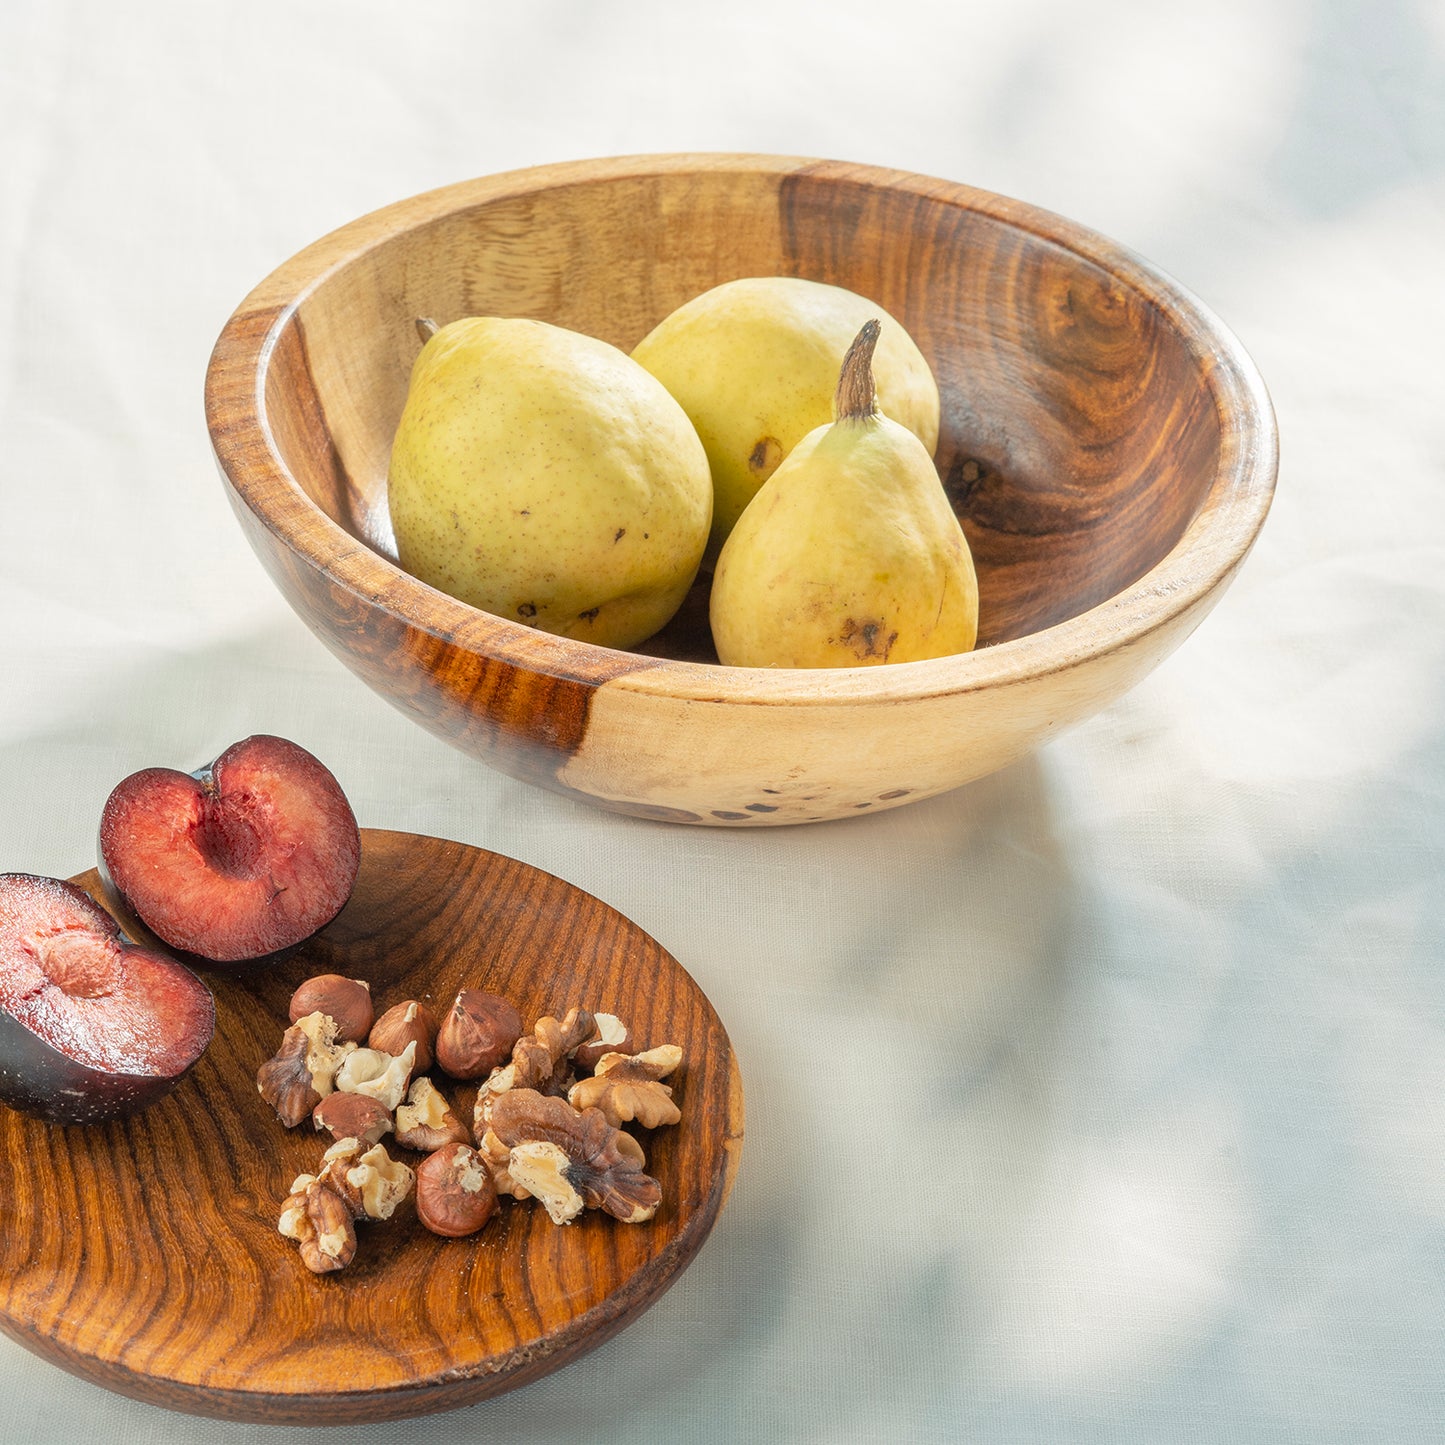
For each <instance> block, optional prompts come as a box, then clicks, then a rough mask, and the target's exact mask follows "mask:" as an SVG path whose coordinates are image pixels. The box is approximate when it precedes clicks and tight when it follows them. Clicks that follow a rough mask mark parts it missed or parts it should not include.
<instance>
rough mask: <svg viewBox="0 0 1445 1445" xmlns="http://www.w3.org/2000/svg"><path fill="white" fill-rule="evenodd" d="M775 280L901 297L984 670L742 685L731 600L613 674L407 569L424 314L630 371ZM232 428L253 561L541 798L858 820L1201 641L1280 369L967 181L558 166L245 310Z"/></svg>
mask: <svg viewBox="0 0 1445 1445" xmlns="http://www.w3.org/2000/svg"><path fill="white" fill-rule="evenodd" d="M772 274H783V275H798V276H806V277H810V278H812V279H815V280H819V281H827V282H832V283H834V284H837V285H842V286H847V287H849V288H851V289H852V290H855V291H858V292H861V293H862V294H864V295H867V296H870V297H872V298H873V299H875V300H877V301H878V302H879V304H880V305H882V306H884V307H886V308H887V310H889V311H890V312H891V313H892V314H893V315H895V316H897V317H898V318H899V319H900V320H901V321H902V322H903V323H904V325H905V326H906V327H907V328H908V330H909V331H910V332H911V334H912V335H913V337H914V338H915V339H916V340H917V342H918V343H919V345H920V346H921V348H922V349H923V351H924V354H925V355H926V356H927V357H928V359H929V361H930V363H931V364H932V366H933V368H934V371H935V373H936V375H937V377H938V381H939V386H940V391H941V395H942V433H941V438H940V442H939V447H938V451H937V454H936V457H935V460H936V463H937V465H938V470H939V475H940V477H941V479H942V481H943V484H944V486H945V488H946V489H947V491H948V493H949V496H950V498H951V499H952V501H953V503H954V507H955V510H956V511H957V512H958V515H959V517H960V520H961V521H962V524H963V527H964V530H965V532H966V533H967V535H968V538H969V542H970V544H971V546H972V548H973V552H974V557H975V560H976V563H977V566H978V573H979V585H980V594H981V607H980V611H981V619H980V644H981V645H980V648H979V650H978V651H977V652H975V653H972V654H965V655H961V656H958V657H950V658H941V659H937V660H934V661H931V662H926V663H912V664H905V665H899V666H884V667H870V668H858V669H851V670H847V671H842V670H825V671H817V672H800V671H778V672H769V671H765V670H759V669H748V668H724V667H721V666H719V665H718V664H717V662H716V657H715V654H714V653H713V652H712V648H711V643H710V640H709V637H708V631H707V615H706V585H707V580H708V579H707V578H705V577H704V578H702V579H700V581H699V584H698V586H697V587H696V588H694V592H693V595H692V597H691V598H690V599H689V602H688V604H687V605H685V606H684V608H683V611H682V613H681V614H679V616H678V618H677V619H675V620H674V622H673V623H672V624H671V625H670V626H669V627H668V628H667V629H665V631H664V632H663V633H661V634H660V635H659V636H658V637H657V638H655V639H653V641H652V642H651V643H649V644H645V645H644V647H643V649H641V650H640V651H638V652H636V653H623V652H614V651H611V650H609V649H605V648H598V647H593V646H590V645H588V644H586V643H579V642H569V641H565V640H563V639H558V638H553V637H549V636H546V635H544V634H541V633H537V632H535V631H533V630H532V629H530V628H527V627H525V626H523V625H522V624H520V623H518V622H514V621H511V620H508V619H503V618H498V617H493V616H490V615H488V614H485V613H481V612H478V611H475V610H474V609H471V608H469V607H466V606H464V605H463V604H461V603H459V602H456V601H455V600H454V599H451V598H448V597H446V596H444V595H442V594H441V593H439V592H436V591H434V590H433V589H431V588H429V587H427V586H425V585H424V584H423V583H421V582H419V581H417V580H416V579H415V578H412V577H410V576H408V575H407V574H406V573H404V572H403V571H402V570H401V569H400V568H399V567H398V566H397V565H396V563H395V550H394V547H393V543H392V538H391V536H390V531H389V527H388V524H387V517H386V496H385V487H386V470H387V460H388V455H389V449H390V444H391V437H392V433H393V431H394V429H395V426H396V422H397V419H398V418H399V416H400V414H401V409H402V404H403V401H404V398H405V394H406V387H407V380H408V376H409V372H410V368H411V363H412V361H413V359H414V358H415V355H416V351H417V340H416V333H415V329H414V326H413V318H414V317H416V316H418V315H426V316H432V317H435V318H436V319H437V320H438V321H442V322H445V321H449V320H452V319H454V318H456V317H459V316H464V315H474V314H486V313H491V314H499V315H514V316H533V317H538V318H541V319H543V320H547V321H552V322H555V323H558V324H560V325H564V326H570V327H574V328H576V329H578V330H580V331H585V332H588V333H590V334H592V335H595V336H600V337H602V338H603V339H605V340H608V341H611V342H613V343H615V344H616V345H618V346H621V347H623V348H630V347H631V346H633V345H634V344H635V343H636V342H637V341H638V340H639V339H640V338H641V337H642V336H643V335H645V334H646V333H647V331H648V330H650V329H651V327H652V326H653V325H655V324H656V322H657V321H659V320H660V319H661V318H662V317H664V316H665V315H667V314H668V313H669V312H670V311H671V310H673V309H674V308H675V307H676V306H677V305H679V304H680V303H681V302H683V301H685V300H687V299H688V298H689V297H691V296H694V295H696V294H698V293H699V292H701V291H704V290H706V289H707V288H709V287H711V286H713V285H716V284H718V283H719V282H722V281H725V280H729V279H732V278H735V277H739V276H750V275H772ZM207 414H208V420H209V423H210V427H211V433H212V438H213V443H214V446H215V450H216V455H217V458H218V460H219V463H220V466H221V469H222V473H223V475H224V476H225V478H226V481H227V483H228V485H229V488H230V491H231V497H232V502H233V505H234V507H235V510H236V512H237V515H238V516H239V517H240V520H241V523H242V525H243V527H244V529H245V531H246V535H247V536H248V538H249V539H250V541H251V544H252V546H253V547H254V548H255V549H256V551H257V553H258V554H259V556H260V557H261V559H262V561H263V562H264V564H265V565H266V567H267V569H268V570H269V572H270V573H271V575H272V577H273V578H274V579H275V581H276V583H277V585H278V586H279V587H280V588H281V590H282V592H283V593H284V594H285V596H286V598H287V600H288V601H289V602H290V603H291V605H292V606H293V607H294V608H295V609H296V611H297V612H298V613H299V614H300V616H301V617H302V618H303V619H304V620H305V621H306V622H307V624H308V625H309V626H310V627H311V628H312V629H313V630H314V631H315V632H316V633H317V635H318V636H319V637H321V639H322V640H323V641H324V642H325V643H326V644H327V646H329V647H330V648H331V649H332V650H333V651H334V652H335V653H336V654H337V655H338V656H339V657H341V658H342V660H343V661H345V662H346V663H347V665H348V666H350V667H351V668H352V669H353V670H354V671H355V672H357V673H358V674H359V675H360V676H361V677H362V678H364V679H365V680H366V681H367V682H368V683H369V684H370V685H371V686H373V687H374V688H375V689H376V690H377V691H378V692H380V693H381V694H382V695H383V696H385V697H387V698H388V699H389V700H390V701H391V702H392V703H394V704H395V705H396V706H397V707H399V708H400V709H402V710H403V711H404V712H406V713H407V714H408V715H410V716H412V717H413V718H415V719H416V720H417V721H418V722H420V723H421V724H422V725H423V726H425V727H427V728H429V729H430V730H431V731H433V732H435V733H437V734H438V735H440V736H442V737H444V738H446V739H448V740H449V741H451V742H453V743H454V744H456V745H457V746H458V747H461V748H463V749H464V750H466V751H468V752H470V753H471V754H473V755H474V756H476V757H478V758H481V759H482V760H484V761H486V762H488V763H490V764H492V765H494V766H496V767H499V768H501V769H503V770H505V771H507V772H509V773H512V774H514V775H515V776H518V777H523V778H527V779H529V780H531V781H533V782H538V783H541V784H544V785H545V786H548V787H551V788H553V789H556V790H558V791H561V792H565V793H568V794H571V795H573V796H577V797H581V798H585V799H587V800H589V801H592V802H596V803H599V804H601V805H602V806H605V807H610V808H614V809H616V810H619V811H623V812H630V813H635V814H640V815H642V816H651V817H659V818H668V819H674V820H677V821H682V822H703V823H724V824H764V823H794V822H802V821H811V820H815V819H821V818H835V817H843V816H848V815H851V814H853V813H856V812H859V811H862V810H867V809H878V808H884V807H890V806H896V805H897V804H899V803H902V802H908V801H912V800H915V799H917V798H922V797H926V796H929V795H930V794H934V793H938V792H942V791H944V790H945V789H949V788H953V787H956V786H958V785H959V784H961V783H964V782H967V781H969V780H970V779H972V778H976V777H979V776H981V775H983V774H984V773H986V772H989V771H991V770H993V769H995V768H998V767H1001V766H1003V765H1004V764H1006V763H1008V762H1010V761H1011V760H1013V759H1015V758H1017V757H1019V756H1021V755H1022V754H1024V753H1025V752H1027V751H1028V750H1029V749H1031V748H1032V747H1034V746H1035V745H1036V744H1037V743H1038V742H1040V741H1041V740H1043V739H1045V738H1047V737H1049V736H1051V735H1052V734H1053V733H1055V732H1057V731H1058V730H1059V729H1060V728H1063V727H1065V726H1067V725H1068V724H1070V723H1072V722H1075V721H1077V720H1079V719H1080V718H1083V717H1085V716H1087V715H1089V714H1090V713H1092V712H1094V711H1096V710H1098V709H1099V708H1101V707H1103V706H1105V705H1106V704H1107V703H1109V702H1110V701H1111V700H1112V699H1114V698H1116V697H1117V696H1119V695H1120V693H1122V692H1123V691H1124V690H1125V689H1127V688H1128V687H1130V686H1132V685H1133V684H1134V683H1135V682H1136V681H1137V680H1138V679H1139V678H1140V677H1142V676H1143V675H1144V674H1145V673H1147V672H1148V671H1149V669H1150V668H1152V667H1153V666H1154V665H1155V664H1156V663H1157V662H1158V661H1159V660H1160V659H1161V658H1163V657H1164V656H1166V655H1167V654H1168V653H1169V652H1170V651H1171V650H1172V649H1173V648H1174V647H1175V646H1177V644H1178V643H1179V642H1180V641H1181V640H1182V639H1183V638H1184V637H1185V636H1187V634H1188V633H1189V631H1190V630H1192V628H1193V627H1194V626H1195V625H1197V623H1198V622H1199V621H1200V619H1201V618H1202V617H1203V616H1204V615H1205V613H1206V612H1207V611H1208V610H1209V608H1210V607H1211V606H1212V605H1213V603H1214V601H1215V600H1217V598H1218V596H1219V595H1220V593H1221V591H1222V590H1223V588H1224V587H1225V586H1226V585H1227V583H1228V581H1229V580H1230V578H1231V577H1232V576H1233V574H1234V572H1235V570H1236V569H1237V568H1238V566H1239V565H1240V563H1241V562H1242V561H1243V559H1244V557H1245V555H1246V554H1247V552H1248V550H1249V548H1250V546H1251V544H1252V542H1253V540H1254V537H1255V535H1256V533H1257V532H1258V529H1259V527H1260V526H1261V524H1262V523H1263V520H1264V517H1265V514H1266V512H1267V510H1268V507H1269V502H1270V497H1271V495H1272V492H1273V487H1274V479H1275V469H1276V439H1275V431H1274V422H1273V416H1272V413H1271V410H1270V406H1269V401H1268V397H1267V395H1266V393H1265V390H1264V386H1263V384H1262V382H1261V381H1260V378H1259V376H1258V374H1257V373H1256V371H1255V369H1254V367H1253V366H1252V364H1251V363H1250V361H1249V360H1248V358H1247V357H1246V356H1245V355H1244V353H1243V351H1242V350H1241V348H1240V347H1239V346H1238V344H1237V342H1235V341H1234V339H1233V338H1232V337H1231V336H1230V335H1229V333H1228V332H1227V331H1226V330H1225V329H1224V328H1223V327H1222V326H1221V325H1220V324H1219V323H1218V322H1217V321H1216V320H1215V319H1214V318H1213V317H1212V316H1210V315H1209V313H1208V312H1207V311H1205V310H1204V308H1202V307H1201V306H1200V305H1199V303H1198V302H1196V301H1195V300H1194V299H1193V298H1191V297H1190V296H1189V295H1187V293H1185V292H1183V291H1182V290H1181V289H1180V288H1179V287H1177V286H1176V285H1174V284H1173V283H1172V282H1170V281H1169V280H1168V279H1167V278H1165V277H1164V276H1162V275H1161V274H1159V273H1158V272H1157V271H1155V270H1154V269H1153V268H1151V267H1149V266H1148V265H1146V264H1145V263H1144V262H1142V261H1140V260H1139V259H1138V258H1136V257H1134V256H1132V255H1131V254H1130V253H1128V252H1127V251H1125V250H1123V249H1122V248H1120V247H1118V246H1116V245H1115V244H1113V243H1112V242H1109V241H1107V240H1105V239H1104V238H1102V237H1100V236H1098V235H1096V234H1094V233H1092V232H1090V231H1087V230H1085V229H1084V228H1082V227H1079V226H1076V225H1074V224H1072V223H1070V222H1068V221H1065V220H1063V219H1061V218H1059V217H1057V216H1053V215H1050V214H1048V213H1046V212H1043V211H1040V210H1037V209H1035V208H1033V207H1029V206H1026V205H1022V204H1020V203H1018V202H1015V201H1010V200H1006V199H1003V198H1001V197H998V196H994V195H990V194H988V193H986V192H982V191H977V190H973V189H970V188H968V187H966V186H960V185H952V184H948V183H945V182H942V181H935V180H928V179H925V178H922V177H918V176H912V175H906V174H902V173H899V172H893V171H883V170H877V169H873V168H869V167H864V166H854V165H845V164H841V163H835V162H819V161H806V160H791V159H780V158H775V157H757V156H669V157H641V158H631V159H622V160H611V161H590V162H581V163H576V164H571V165H561V166H549V167H544V168H540V169H537V170H532V171H523V172H517V173H513V174H510V175H502V176H495V177H490V178H487V179H484V180H479V181H474V182H468V183H466V184H463V185H459V186H453V187H450V188H447V189H445V190H442V191H436V192H432V193H430V194H428V195H424V196H419V197H416V198H415V199H413V200H410V201H405V202H402V203H400V204H399V205H396V206H392V207H389V208H387V209H386V210H383V211H379V212H377V213H375V214H374V215H371V216H367V217H364V218H363V219H361V220H359V221H356V222H354V223H353V224H351V225H349V226H346V227H344V228H343V229H342V230H340V231H337V232H335V233H334V234H332V235H331V236H328V237H326V238H325V239H323V240H321V241H319V242H317V243H316V244H315V245H313V246H311V247H310V248H308V249H307V250H306V251H303V252H302V253H301V254H300V255H298V256H296V257H295V258H294V259H293V260H291V261H289V262H287V263H286V264H285V265H284V266H282V267H281V268H280V269H279V270H278V271H276V272H275V273H273V275H271V276H270V277H268V278H267V279H266V280H265V281H264V282H262V283H261V285H260V286H258V287H257V288H256V290H255V291H254V292H253V293H252V294H251V295H250V296H249V297H248V298H247V299H246V301H245V302H244V303H243V304H242V306H241V307H240V309H239V310H238V311H237V312H236V314H235V315H234V316H233V317H232V318H231V320H230V322H229V323H228V324H227V326H226V329H225V331H224V332H223V333H222V335H221V337H220V340H219V341H218V343H217V346H216V350H215V353H214V356H213V358H212V361H211V368H210V372H209V375H208V378H207Z"/></svg>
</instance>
